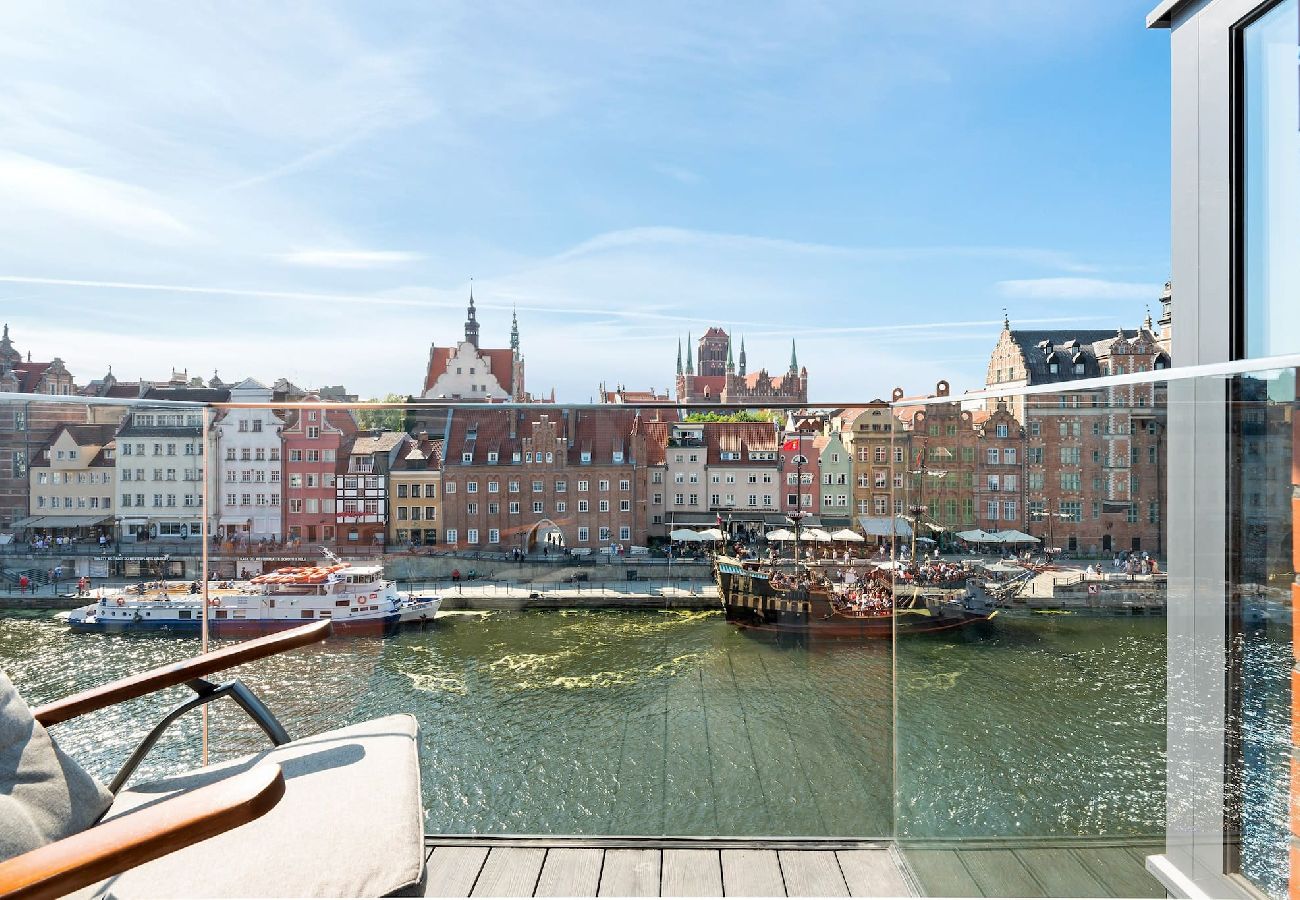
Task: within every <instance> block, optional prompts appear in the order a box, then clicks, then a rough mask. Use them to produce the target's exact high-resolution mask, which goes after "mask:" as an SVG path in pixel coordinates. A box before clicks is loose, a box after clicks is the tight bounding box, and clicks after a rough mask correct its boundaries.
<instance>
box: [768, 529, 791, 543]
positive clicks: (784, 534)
mask: <svg viewBox="0 0 1300 900" xmlns="http://www.w3.org/2000/svg"><path fill="white" fill-rule="evenodd" d="M767 539H768V540H769V541H793V540H794V532H793V531H789V530H787V529H785V528H778V529H777V530H776V531H769V532H768V533H767Z"/></svg>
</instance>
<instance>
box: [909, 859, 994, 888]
mask: <svg viewBox="0 0 1300 900" xmlns="http://www.w3.org/2000/svg"><path fill="white" fill-rule="evenodd" d="M904 855H905V856H906V857H907V862H908V864H909V865H910V866H911V867H912V871H913V872H914V873H915V874H916V878H917V880H918V881H920V882H921V890H923V891H924V892H925V895H926V896H927V897H978V896H979V893H980V888H979V885H978V884H976V883H975V879H974V878H971V876H970V872H967V871H966V867H965V866H964V865H962V862H961V857H960V856H959V855H958V853H957V851H956V850H907V851H904Z"/></svg>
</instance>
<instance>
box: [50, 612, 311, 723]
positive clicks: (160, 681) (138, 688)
mask: <svg viewBox="0 0 1300 900" xmlns="http://www.w3.org/2000/svg"><path fill="white" fill-rule="evenodd" d="M331 627H332V626H331V624H330V622H329V621H328V620H324V619H322V620H321V621H318V622H312V623H311V624H310V625H303V626H302V627H300V628H291V629H289V630H288V631H281V632H278V633H276V634H270V635H267V636H266V637H262V638H257V639H256V640H252V641H244V642H243V643H240V644H235V645H234V646H232V647H225V648H223V649H221V650H214V651H213V652H211V653H205V654H203V655H202V656H195V657H193V658H191V659H187V660H183V661H181V662H177V663H170V664H168V665H165V666H159V667H158V668H156V669H150V670H149V671H148V672H142V673H140V674H139V675H131V676H129V677H127V678H123V679H120V680H118V681H114V682H110V683H109V684H105V685H102V686H101V687H97V688H91V689H89V690H86V691H82V692H81V693H79V694H73V695H72V696H71V697H66V698H64V699H62V700H55V701H54V702H53V703H47V704H45V705H44V706H38V707H37V708H36V709H34V710H32V715H33V716H35V718H36V721H38V722H40V723H41V724H42V725H45V726H47V727H48V726H50V725H54V724H57V723H58V722H63V721H66V720H68V719H71V718H74V717H76V716H79V715H81V714H83V713H88V712H93V711H94V710H97V709H103V708H104V707H105V706H112V705H113V704H114V703H120V702H121V701H123V700H132V699H134V698H136V697H143V696H144V695H145V694H151V693H153V692H154V691H159V690H162V689H163V688H169V687H174V686H175V685H178V684H184V683H185V682H187V681H191V680H193V679H195V678H202V677H203V676H204V675H211V674H212V673H213V672H220V671H222V670H223V669H230V668H234V667H235V666H240V665H243V664H244V663H247V662H252V661H253V660H255V659H262V658H263V657H266V656H274V655H275V654H277V653H283V652H284V651H285V650H292V649H293V648H294V647H301V646H303V645H304V644H314V643H316V642H317V641H323V640H324V639H325V638H326V637H328V636H329V633H330V628H331Z"/></svg>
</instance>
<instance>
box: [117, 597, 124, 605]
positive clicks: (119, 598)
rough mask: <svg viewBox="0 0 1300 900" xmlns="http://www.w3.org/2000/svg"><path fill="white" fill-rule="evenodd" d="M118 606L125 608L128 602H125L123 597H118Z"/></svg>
mask: <svg viewBox="0 0 1300 900" xmlns="http://www.w3.org/2000/svg"><path fill="white" fill-rule="evenodd" d="M117 605H118V606H125V605H126V601H125V600H123V599H122V598H121V597H118V598H117Z"/></svg>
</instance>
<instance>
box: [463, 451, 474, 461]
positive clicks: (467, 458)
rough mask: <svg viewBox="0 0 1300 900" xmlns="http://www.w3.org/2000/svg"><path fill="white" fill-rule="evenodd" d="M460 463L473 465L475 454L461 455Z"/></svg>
mask: <svg viewBox="0 0 1300 900" xmlns="http://www.w3.org/2000/svg"><path fill="white" fill-rule="evenodd" d="M460 461H461V462H463V463H472V462H473V461H474V454H473V453H462V454H461V455H460Z"/></svg>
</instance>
